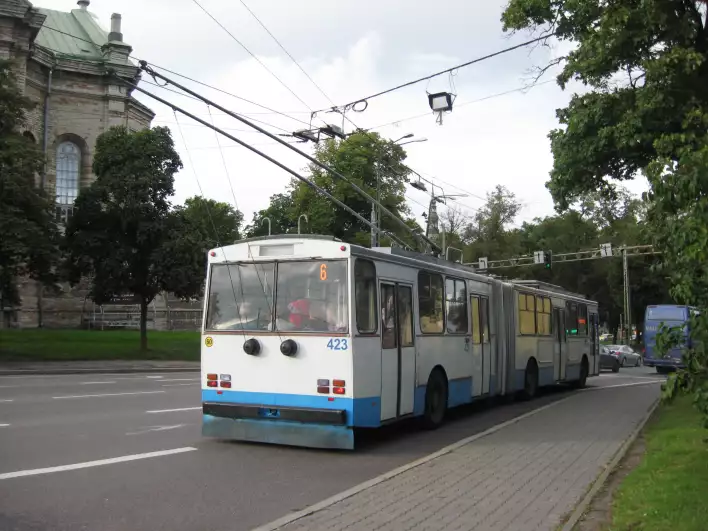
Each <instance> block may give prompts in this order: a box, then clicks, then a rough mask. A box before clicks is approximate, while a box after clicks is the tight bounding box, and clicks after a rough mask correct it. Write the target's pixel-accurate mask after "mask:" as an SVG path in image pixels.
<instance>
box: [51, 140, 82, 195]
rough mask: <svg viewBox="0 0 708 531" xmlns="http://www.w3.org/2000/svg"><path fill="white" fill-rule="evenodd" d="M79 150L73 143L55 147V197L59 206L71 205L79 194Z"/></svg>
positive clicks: (64, 143) (63, 143)
mask: <svg viewBox="0 0 708 531" xmlns="http://www.w3.org/2000/svg"><path fill="white" fill-rule="evenodd" d="M80 163H81V150H80V149H79V146H77V145H76V144H74V143H73V142H62V143H61V144H59V146H58V147H57V184H56V197H57V204H59V205H73V204H74V201H75V200H76V196H77V195H78V194H79V167H80Z"/></svg>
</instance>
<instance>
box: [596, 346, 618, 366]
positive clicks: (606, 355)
mask: <svg viewBox="0 0 708 531" xmlns="http://www.w3.org/2000/svg"><path fill="white" fill-rule="evenodd" d="M602 369H611V370H612V372H619V370H620V360H619V353H617V352H610V349H608V348H607V347H604V346H601V347H600V370H602Z"/></svg>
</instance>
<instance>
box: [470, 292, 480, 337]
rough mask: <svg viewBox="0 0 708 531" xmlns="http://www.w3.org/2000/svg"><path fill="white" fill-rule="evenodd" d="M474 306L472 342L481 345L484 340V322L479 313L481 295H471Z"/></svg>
mask: <svg viewBox="0 0 708 531" xmlns="http://www.w3.org/2000/svg"><path fill="white" fill-rule="evenodd" d="M470 304H471V306H472V344H473V345H479V344H480V343H481V342H482V323H481V320H482V319H481V316H480V315H479V297H477V296H472V297H470Z"/></svg>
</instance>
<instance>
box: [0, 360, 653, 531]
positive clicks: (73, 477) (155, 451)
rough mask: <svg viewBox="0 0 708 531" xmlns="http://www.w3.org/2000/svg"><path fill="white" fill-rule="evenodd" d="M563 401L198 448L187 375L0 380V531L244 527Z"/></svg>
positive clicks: (632, 380) (195, 393)
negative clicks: (325, 437) (292, 442)
mask: <svg viewBox="0 0 708 531" xmlns="http://www.w3.org/2000/svg"><path fill="white" fill-rule="evenodd" d="M657 378H660V377H659V376H658V375H656V374H655V372H654V371H653V370H651V369H648V368H636V369H635V368H632V369H622V370H621V371H620V372H619V373H618V374H612V373H603V374H602V375H601V376H600V377H598V378H592V379H590V380H589V382H588V385H589V386H590V387H603V386H612V385H627V384H638V383H642V382H644V383H646V382H649V381H650V380H652V379H657ZM570 392H574V391H569V390H566V389H563V388H558V389H551V390H547V391H545V392H544V393H543V395H542V396H541V397H539V398H538V399H536V400H534V401H532V402H514V403H510V404H509V403H506V404H500V403H495V404H490V403H486V404H485V403H481V404H477V405H474V406H470V407H465V408H459V409H458V410H455V411H454V412H453V413H452V414H451V415H450V418H449V420H448V422H447V424H446V425H445V426H444V427H443V428H441V429H439V430H437V431H435V432H427V431H423V430H421V429H420V428H419V426H418V425H417V423H415V422H409V423H405V424H399V425H394V426H390V427H388V428H386V429H383V430H375V431H369V432H364V433H362V434H358V436H357V445H358V448H357V450H356V451H354V452H342V451H322V450H307V449H299V448H288V447H279V446H270V445H259V444H248V443H233V442H222V441H214V440H207V439H203V438H202V437H201V434H200V420H201V411H200V409H201V408H200V386H199V375H198V374H196V373H195V374H192V373H180V374H165V375H153V374H151V375H142V374H122V375H96V374H92V375H68V376H32V377H24V376H22V377H0V529H1V530H3V531H10V530H22V531H25V530H48V529H51V530H56V531H59V530H72V531H73V530H102V531H113V530H130V531H140V530H149V531H157V530H170V531H182V530H185V531H187V530H188V531H194V530H201V529H209V530H213V531H217V530H229V531H240V530H248V529H252V528H253V527H255V526H258V525H261V524H264V523H267V522H269V521H271V520H274V519H276V518H278V517H280V516H283V515H285V514H287V513H288V512H290V511H295V510H298V509H302V508H304V507H306V506H308V505H311V504H313V503H317V502H318V501H320V500H322V499H324V498H327V497H329V496H332V495H334V494H336V493H338V492H341V491H343V490H346V489H347V488H349V487H352V486H354V485H356V484H358V483H361V482H363V481H366V480H368V479H371V478H373V477H375V476H377V475H379V474H382V473H384V472H387V471H389V470H391V469H393V468H396V467H398V466H401V465H403V464H406V463H408V462H410V461H413V460H415V459H417V458H420V457H422V456H424V455H427V454H429V453H431V452H434V451H436V450H438V449H440V448H442V447H444V446H446V445H448V444H451V443H453V442H456V441H458V440H460V439H462V438H464V437H467V436H470V435H473V434H475V433H478V432H481V431H484V430H486V429H488V428H490V427H492V426H494V425H496V424H498V423H501V422H504V421H505V420H508V419H511V418H513V417H516V416H518V415H519V414H521V413H524V412H526V411H529V410H531V409H534V408H536V407H540V406H542V405H544V404H547V403H549V402H551V401H554V400H558V399H560V398H563V397H565V396H567V394H568V393H570ZM600 392H601V391H600ZM95 461H99V463H95ZM77 465H82V466H80V467H79V466H77Z"/></svg>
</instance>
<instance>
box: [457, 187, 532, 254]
mask: <svg viewBox="0 0 708 531" xmlns="http://www.w3.org/2000/svg"><path fill="white" fill-rule="evenodd" d="M519 210H521V203H519V201H518V200H517V199H516V196H515V195H514V193H513V192H511V191H509V190H508V189H507V188H505V187H504V186H501V185H497V186H496V187H495V188H494V190H493V191H491V192H488V193H487V202H486V203H485V204H484V206H483V207H482V208H480V209H479V210H478V211H477V213H476V214H475V215H474V218H473V219H472V221H471V222H469V223H468V224H467V226H466V227H465V228H464V229H463V231H462V240H463V241H464V242H465V243H466V244H467V247H466V248H465V256H466V257H469V258H470V259H475V260H476V259H477V258H479V257H480V256H486V257H488V258H489V259H490V260H493V259H494V258H492V257H508V256H513V255H516V254H518V251H519V249H518V246H517V245H516V242H515V238H516V234H515V233H514V232H512V231H508V229H507V227H508V225H509V224H511V223H513V222H514V220H515V219H516V215H517V214H518V213H519Z"/></svg>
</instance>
